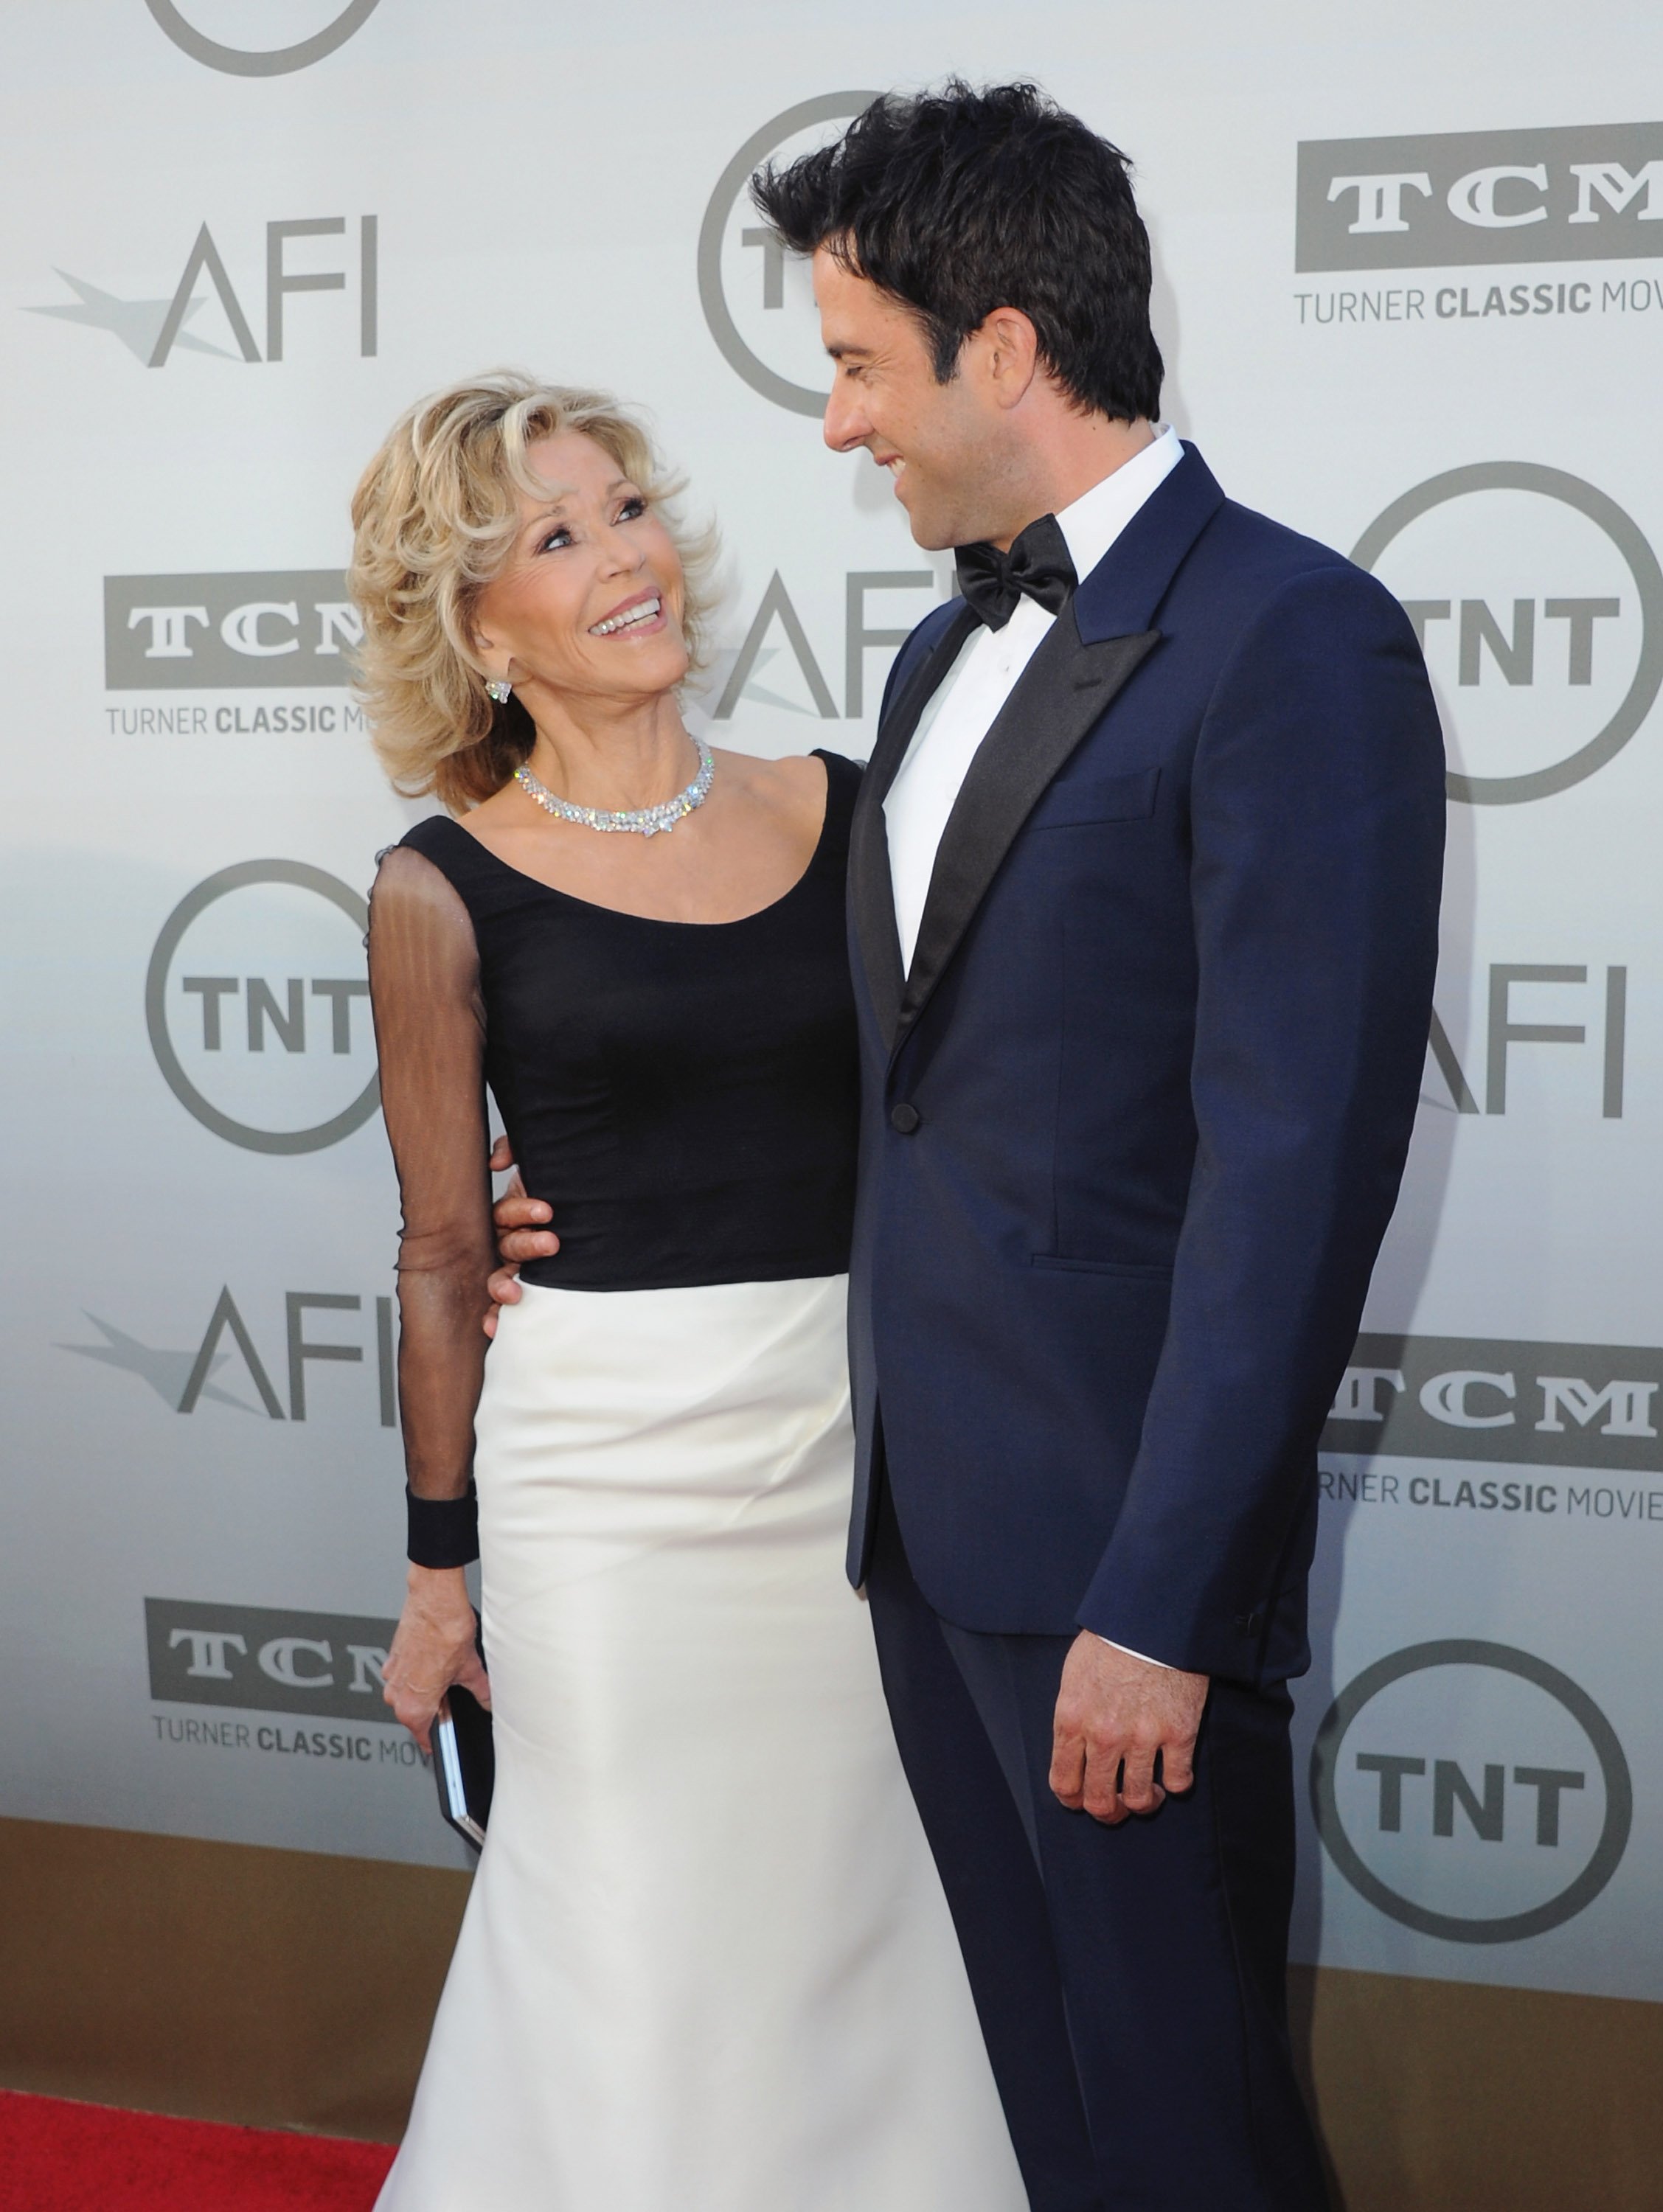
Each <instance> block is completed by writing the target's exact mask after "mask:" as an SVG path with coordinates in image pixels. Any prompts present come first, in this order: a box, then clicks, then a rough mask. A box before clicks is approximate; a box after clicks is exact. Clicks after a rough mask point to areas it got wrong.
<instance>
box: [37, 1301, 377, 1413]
mask: <svg viewBox="0 0 1663 2212" xmlns="http://www.w3.org/2000/svg"><path fill="white" fill-rule="evenodd" d="M319 1314H337V1315H343V1316H344V1315H361V1316H363V1317H364V1319H363V1320H360V1321H357V1322H352V1321H348V1320H337V1321H334V1322H321V1323H316V1324H314V1316H317V1315H319ZM371 1316H373V1330H374V1334H373V1340H372V1339H371V1337H370V1335H369V1332H368V1331H367V1330H366V1328H365V1326H364V1322H365V1321H367V1320H369V1319H370V1317H371ZM87 1319H88V1321H89V1322H91V1323H92V1325H93V1327H94V1328H95V1329H96V1330H97V1331H98V1334H99V1335H100V1336H101V1338H102V1339H103V1342H102V1343H101V1344H61V1345H59V1346H58V1350H59V1351H60V1352H76V1353H77V1354H78V1355H79V1356H80V1357H81V1358H82V1359H95V1360H97V1361H98V1362H99V1364H101V1366H105V1367H114V1368H117V1369H119V1370H120V1371H121V1372H122V1373H124V1374H128V1375H136V1376H137V1377H138V1378H139V1380H140V1381H141V1382H143V1383H149V1386H150V1388H151V1389H153V1390H154V1391H155V1394H156V1395H157V1396H158V1397H159V1398H160V1399H161V1401H162V1402H163V1403H164V1404H165V1405H168V1406H171V1407H173V1409H174V1412H175V1413H195V1412H196V1410H197V1407H198V1406H199V1405H200V1404H201V1403H202V1402H203V1401H204V1399H206V1400H207V1401H209V1402H210V1404H213V1405H216V1406H234V1407H236V1408H237V1409H238V1410H239V1411H240V1412H241V1413H260V1412H262V1411H264V1413H265V1417H266V1419H269V1420H273V1421H283V1420H288V1421H304V1420H305V1419H307V1418H308V1389H307V1385H308V1369H309V1368H311V1367H312V1366H314V1365H318V1364H321V1365H326V1366H338V1365H344V1366H349V1367H355V1368H356V1369H357V1370H359V1373H360V1375H361V1376H363V1377H364V1382H365V1383H367V1384H368V1386H369V1387H368V1390H366V1389H365V1387H364V1383H358V1384H355V1386H354V1388H355V1389H356V1391H357V1392H358V1394H359V1398H360V1402H361V1403H362V1404H363V1405H364V1406H365V1407H366V1408H367V1407H369V1405H374V1407H375V1409H376V1413H377V1414H378V1416H379V1419H380V1422H381V1426H382V1428H384V1429H391V1428H395V1427H396V1426H397V1425H398V1419H399V1411H398V1391H397V1384H396V1380H395V1363H394V1357H393V1301H392V1299H391V1298H390V1297H376V1298H371V1299H365V1298H363V1297H360V1296H359V1295H358V1293H357V1292H356V1291H284V1292H283V1330H282V1334H281V1337H280V1338H278V1339H277V1342H278V1343H279V1344H280V1346H281V1352H280V1354H279V1355H278V1356H276V1357H274V1356H273V1353H272V1337H271V1335H270V1334H268V1335H267V1337H266V1339H265V1345H266V1348H265V1352H264V1353H262V1352H261V1350H260V1346H259V1340H257V1338H256V1337H255V1334H254V1333H253V1330H252V1329H251V1328H250V1327H249V1325H248V1322H247V1320H246V1319H245V1318H244V1316H243V1313H242V1310H241V1307H240V1306H239V1305H238V1304H237V1301H236V1300H235V1297H233V1296H232V1295H231V1288H230V1285H229V1284H227V1285H225V1287H224V1288H223V1289H222V1291H221V1292H220V1294H219V1297H218V1299H217V1300H216V1303H215V1305H214V1310H213V1311H212V1313H211V1314H210V1316H208V1322H207V1326H206V1327H205V1328H204V1330H203V1333H202V1340H201V1342H200V1343H199V1344H197V1345H194V1346H192V1345H184V1346H174V1347H168V1346H160V1345H149V1344H143V1343H141V1342H140V1341H139V1340H138V1338H137V1337H136V1336H131V1335H130V1334H128V1332H127V1331H126V1330H125V1329H121V1328H116V1327H115V1326H114V1324H113V1322H107V1321H101V1320H100V1318H99V1316H97V1315H96V1314H92V1313H89V1314H88V1316H87ZM314 1325H315V1326H318V1327H321V1328H326V1329H327V1330H328V1331H329V1332H330V1333H329V1334H328V1335H327V1336H326V1337H319V1336H316V1335H314V1334H312V1330H313V1328H314ZM343 1330H344V1331H346V1332H347V1334H345V1335H344V1336H343V1334H341V1332H342V1331H343ZM226 1370H229V1371H226ZM279 1383H281V1384H282V1385H283V1389H282V1391H281V1394H280V1393H279V1389H278V1387H277V1386H278V1384H279ZM370 1393H373V1396H372V1395H369V1394H370ZM239 1394H241V1395H239ZM251 1396H252V1397H253V1398H254V1399H257V1400H258V1401H259V1402H258V1404H251V1403H250V1398H251Z"/></svg>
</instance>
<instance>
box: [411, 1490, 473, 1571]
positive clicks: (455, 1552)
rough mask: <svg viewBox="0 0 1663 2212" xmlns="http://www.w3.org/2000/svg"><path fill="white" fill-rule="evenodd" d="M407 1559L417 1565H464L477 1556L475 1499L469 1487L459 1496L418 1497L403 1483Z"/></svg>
mask: <svg viewBox="0 0 1663 2212" xmlns="http://www.w3.org/2000/svg"><path fill="white" fill-rule="evenodd" d="M405 1507H406V1509H407V1510H408V1512H409V1516H410V1545H409V1552H410V1560H411V1565H412V1566H417V1567H465V1566H466V1565H467V1564H468V1562H469V1560H470V1559H478V1556H479V1501H478V1498H477V1497H476V1496H475V1495H474V1492H473V1486H472V1483H470V1484H469V1485H468V1487H467V1490H466V1492H465V1493H464V1494H463V1495H462V1496H461V1497H460V1498H418V1497H417V1495H416V1492H414V1491H413V1490H412V1489H411V1487H410V1485H409V1484H408V1483H406V1484H405Z"/></svg>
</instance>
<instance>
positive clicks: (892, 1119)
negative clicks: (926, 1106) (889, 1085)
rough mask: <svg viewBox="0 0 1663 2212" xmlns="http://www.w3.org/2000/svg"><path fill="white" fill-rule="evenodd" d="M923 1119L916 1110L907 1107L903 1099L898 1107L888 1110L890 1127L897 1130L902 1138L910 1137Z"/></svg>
mask: <svg viewBox="0 0 1663 2212" xmlns="http://www.w3.org/2000/svg"><path fill="white" fill-rule="evenodd" d="M923 1118H924V1117H923V1115H922V1114H921V1113H920V1112H919V1111H918V1109H917V1107H916V1106H909V1105H908V1104H907V1103H906V1102H905V1099H903V1100H902V1102H901V1103H900V1104H899V1106H892V1107H891V1108H890V1109H889V1126H890V1127H891V1128H892V1129H899V1131H900V1133H901V1134H902V1135H903V1136H904V1137H910V1136H911V1134H912V1132H913V1131H914V1130H915V1129H916V1128H917V1126H918V1124H919V1122H920V1121H923Z"/></svg>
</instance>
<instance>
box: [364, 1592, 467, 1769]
mask: <svg viewBox="0 0 1663 2212" xmlns="http://www.w3.org/2000/svg"><path fill="white" fill-rule="evenodd" d="M407 1592H408V1594H407V1595H406V1596H405V1609H404V1611H403V1612H402V1613H400V1614H399V1630H398V1633H397V1635H396V1636H394V1638H393V1649H392V1650H390V1651H389V1652H388V1653H387V1664H386V1666H385V1667H384V1668H382V1669H381V1695H382V1696H383V1698H385V1699H386V1700H387V1704H388V1705H391V1706H392V1708H393V1711H394V1712H395V1713H396V1714H397V1715H398V1717H399V1719H400V1720H401V1721H402V1722H403V1723H404V1724H405V1727H406V1728H407V1729H409V1730H410V1732H411V1735H413V1736H414V1737H415V1739H416V1741H417V1743H419V1744H420V1745H421V1747H422V1749H423V1751H425V1752H428V1753H431V1752H432V1749H433V1746H432V1743H431V1741H429V1729H430V1728H431V1727H432V1724H433V1716H434V1715H435V1713H436V1712H437V1711H438V1710H439V1700H440V1699H441V1698H442V1697H443V1696H444V1694H445V1692H446V1691H447V1690H448V1689H449V1687H450V1686H451V1684H452V1683H453V1682H460V1684H461V1686H462V1687H463V1688H464V1689H465V1690H470V1691H472V1693H473V1695H474V1696H475V1697H476V1698H478V1700H479V1702H480V1704H481V1705H484V1707H485V1709H486V1711H490V1681H489V1680H487V1678H486V1674H485V1670H484V1668H483V1667H482V1666H481V1665H480V1663H479V1653H478V1647H477V1645H476V1644H475V1642H474V1638H475V1637H476V1635H477V1634H478V1622H477V1621H476V1620H475V1618H474V1612H473V1602H472V1599H471V1598H470V1597H469V1596H468V1594H467V1579H466V1574H465V1572H464V1570H463V1569H462V1568H460V1567H417V1566H412V1567H411V1570H410V1580H409V1583H408V1585H407Z"/></svg>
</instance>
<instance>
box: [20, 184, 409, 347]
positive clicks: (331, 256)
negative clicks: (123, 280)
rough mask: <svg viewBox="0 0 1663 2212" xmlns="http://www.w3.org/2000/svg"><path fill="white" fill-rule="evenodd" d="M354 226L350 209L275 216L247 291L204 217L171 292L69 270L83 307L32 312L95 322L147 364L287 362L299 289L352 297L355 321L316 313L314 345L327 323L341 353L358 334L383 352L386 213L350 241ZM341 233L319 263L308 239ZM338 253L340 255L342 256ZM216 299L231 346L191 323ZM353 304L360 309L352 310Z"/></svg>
mask: <svg viewBox="0 0 1663 2212" xmlns="http://www.w3.org/2000/svg"><path fill="white" fill-rule="evenodd" d="M348 229H349V225H348V218H347V217H346V216H344V215H325V216H299V217H292V218H285V219H283V220H282V221H278V222H268V223H267V224H266V225H265V255H264V269H263V271H262V274H261V276H250V275H245V276H244V279H243V289H242V290H241V292H239V290H238V289H237V287H236V285H235V283H233V281H232V277H231V272H230V270H229V269H228V267H227V265H226V261H225V257H224V255H223V254H222V252H221V251H220V247H219V245H218V242H217V241H216V239H215V236H214V234H213V232H212V231H211V230H210V228H209V226H208V225H207V224H206V223H205V222H204V224H203V225H202V227H201V228H200V229H199V230H198V233H197V234H196V237H195V239H194V240H193V241H192V245H191V247H190V250H189V252H187V253H186V257H185V263H184V266H183V267H182V269H180V274H179V277H178V280H177V282H176V283H174V288H173V289H172V291H171V292H170V293H169V295H168V297H167V298H165V299H150V300H128V299H123V298H120V297H119V296H118V295H115V294H113V293H110V292H104V291H101V290H100V289H99V288H98V287H97V286H96V285H95V284H89V283H86V282H85V281H84V280H83V279H82V278H81V277H79V276H70V273H69V272H68V270H63V269H60V270H58V275H59V276H61V277H62V278H63V280H64V283H66V284H67V285H68V286H69V288H70V290H71V291H72V292H73V293H74V294H75V295H76V304H75V305H74V306H73V307H70V306H67V305H61V306H57V307H31V308H30V309H28V311H27V312H28V313H30V314H34V315H55V316H57V317H58V318H59V319H61V320H62V321H64V322H66V323H88V324H90V325H92V326H93V328H94V330H105V331H110V332H111V333H112V334H113V336H114V337H118V338H119V339H120V341H121V343H123V345H125V347H126V349H127V350H128V351H129V353H131V354H135V355H137V357H138V359H139V360H140V361H142V362H144V363H145V364H146V366H147V367H148V368H165V367H166V366H167V364H168V361H169V360H170V359H171V358H172V356H173V355H174V352H175V351H176V350H177V351H180V352H186V353H209V354H217V355H218V356H220V357H221V358H222V360H226V361H235V360H237V359H239V358H240V359H241V360H243V361H246V362H254V361H268V362H271V361H282V360H283V357H284V348H285V344H286V343H287V340H288V337H289V328H288V325H289V301H290V299H291V298H292V297H293V295H295V294H296V293H299V292H340V293H344V294H349V295H353V300H352V301H351V303H350V304H349V307H348V312H347V315H346V317H345V318H342V316H341V315H340V313H339V311H338V310H337V311H335V312H334V313H332V315H331V316H330V317H329V319H328V320H327V322H326V323H325V324H321V325H320V324H319V323H318V321H317V320H316V319H314V318H308V319H306V322H305V325H304V328H305V330H306V336H307V341H308V350H309V351H311V350H315V345H316V339H315V336H314V333H315V332H316V331H319V330H320V329H322V330H324V331H326V332H327V337H326V343H330V345H331V346H332V348H336V347H338V344H339V342H340V340H341V339H342V338H343V337H344V338H345V339H346V341H347V343H352V342H353V341H354V340H355V339H356V349H357V351H358V353H359V354H360V355H361V356H364V357H365V358H369V356H373V355H374V353H375V347H376V329H377V323H378V320H379V315H380V296H381V275H380V258H381V257H380V238H379V223H378V218H377V217H376V216H373V215H364V216H358V217H357V218H356V222H355V223H354V224H353V225H352V229H353V232H354V238H353V243H352V245H351V246H347V245H346V244H345V240H346V239H347V236H348ZM336 238H338V239H340V240H342V241H343V245H342V246H341V247H339V248H336V249H333V250H332V251H330V250H327V249H326V255H327V258H325V259H324V260H323V263H322V265H321V266H320V265H317V257H318V252H319V250H318V249H317V248H316V247H314V246H309V245H308V244H305V243H302V241H307V240H314V239H336ZM238 244H239V246H242V247H243V249H244V251H245V252H247V245H246V241H244V240H241V238H240V239H239V240H238ZM337 256H339V257H340V258H336V257H337ZM343 263H344V265H343ZM240 265H241V264H240ZM204 285H205V287H206V289H205V290H204V289H203V287H204ZM210 295H212V296H213V297H214V299H215V300H216V301H217V303H218V307H219V311H220V313H219V317H218V320H219V323H220V325H221V326H222V331H223V334H224V336H225V337H228V338H229V339H230V341H231V346H227V345H225V344H223V343H220V344H215V343H211V342H210V340H208V339H206V338H204V337H202V335H201V334H200V332H199V331H195V330H192V329H188V328H187V327H186V325H189V324H191V323H192V322H194V320H195V318H196V316H197V314H198V311H199V310H200V309H201V308H203V307H205V306H206V304H207V302H208V299H209V297H210ZM353 305H356V315H354V314H353V313H352V312H351V307H352V306H353ZM255 317H259V318H260V319H261V320H262V322H263V325H264V337H265V351H264V352H263V353H262V351H261V349H260V346H259V342H258V340H257V339H256V337H255V335H254V329H253V319H254V318H255ZM232 347H235V352H234V351H232V349H231V348H232Z"/></svg>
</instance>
